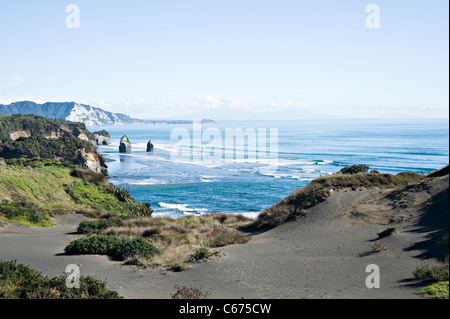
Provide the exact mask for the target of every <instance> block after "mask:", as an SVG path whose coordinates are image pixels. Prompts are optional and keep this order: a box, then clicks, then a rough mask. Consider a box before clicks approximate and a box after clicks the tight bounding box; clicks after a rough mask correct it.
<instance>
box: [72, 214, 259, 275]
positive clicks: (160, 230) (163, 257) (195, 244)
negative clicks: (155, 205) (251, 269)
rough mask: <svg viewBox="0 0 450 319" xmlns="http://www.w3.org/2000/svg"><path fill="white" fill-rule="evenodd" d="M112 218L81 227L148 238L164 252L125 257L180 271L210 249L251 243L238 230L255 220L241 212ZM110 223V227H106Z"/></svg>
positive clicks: (105, 233) (125, 237)
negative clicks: (175, 217)
mask: <svg viewBox="0 0 450 319" xmlns="http://www.w3.org/2000/svg"><path fill="white" fill-rule="evenodd" d="M108 220H109V221H108V222H105V221H104V220H102V219H100V220H98V221H91V222H89V223H84V224H83V227H81V228H83V229H85V228H89V229H90V228H91V227H92V229H93V230H92V232H91V233H97V234H100V235H102V236H110V237H112V238H116V239H118V240H131V239H137V238H139V239H144V240H146V241H147V242H149V243H151V244H152V245H154V246H155V247H156V248H157V249H158V250H159V251H160V252H161V253H160V254H155V255H154V256H152V258H151V259H147V260H146V259H143V258H139V256H131V257H132V258H128V259H126V260H125V261H126V263H128V264H139V265H143V266H155V265H162V266H165V267H168V268H170V269H173V270H177V271H180V270H184V269H185V268H186V266H187V265H188V264H189V263H193V262H198V261H200V260H204V259H207V258H208V257H210V256H211V255H212V254H213V252H211V251H210V250H209V248H215V247H222V246H225V245H230V244H241V243H245V242H248V241H249V240H250V236H248V235H247V234H244V233H242V232H240V231H238V230H237V229H238V228H239V227H243V226H246V225H248V224H249V223H250V222H252V221H253V220H252V219H249V218H246V217H243V216H240V215H234V214H221V213H217V214H205V215H202V216H201V217H197V216H186V217H181V218H177V219H174V218H169V217H140V218H129V217H128V218H118V217H115V218H114V217H113V218H111V219H108ZM106 224H109V226H108V227H103V226H104V225H106ZM118 224H120V225H118ZM80 226H81V225H80Z"/></svg>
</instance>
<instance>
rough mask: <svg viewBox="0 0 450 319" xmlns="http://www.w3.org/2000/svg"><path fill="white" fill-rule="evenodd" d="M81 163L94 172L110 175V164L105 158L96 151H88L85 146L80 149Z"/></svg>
mask: <svg viewBox="0 0 450 319" xmlns="http://www.w3.org/2000/svg"><path fill="white" fill-rule="evenodd" d="M78 159H79V163H78V164H80V165H81V166H85V167H87V168H89V169H91V170H93V171H94V172H98V173H102V174H103V175H105V176H108V166H107V165H106V162H105V159H104V158H103V157H102V156H101V155H100V154H98V153H97V152H96V151H90V152H87V151H86V150H85V149H84V148H82V149H80V151H79V154H78Z"/></svg>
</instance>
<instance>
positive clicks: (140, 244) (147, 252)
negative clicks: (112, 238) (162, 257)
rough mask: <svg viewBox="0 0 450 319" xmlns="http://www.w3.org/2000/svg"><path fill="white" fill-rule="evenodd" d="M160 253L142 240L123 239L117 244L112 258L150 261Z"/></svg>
mask: <svg viewBox="0 0 450 319" xmlns="http://www.w3.org/2000/svg"><path fill="white" fill-rule="evenodd" d="M160 253H161V251H160V250H159V249H158V248H156V247H155V246H153V245H152V244H150V243H149V242H148V241H146V240H145V239H143V238H134V239H123V240H121V241H119V242H118V244H117V247H116V249H115V252H114V256H115V257H117V258H119V259H121V260H124V259H126V258H129V257H143V258H145V259H150V258H152V257H153V256H154V255H157V254H160Z"/></svg>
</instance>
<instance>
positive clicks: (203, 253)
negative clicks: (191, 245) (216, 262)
mask: <svg viewBox="0 0 450 319" xmlns="http://www.w3.org/2000/svg"><path fill="white" fill-rule="evenodd" d="M212 254H213V253H212V252H211V251H210V250H209V249H208V248H206V247H202V248H199V249H197V250H196V251H195V252H194V253H193V254H191V256H190V257H189V262H199V261H201V260H204V259H208V258H209V257H211V256H212Z"/></svg>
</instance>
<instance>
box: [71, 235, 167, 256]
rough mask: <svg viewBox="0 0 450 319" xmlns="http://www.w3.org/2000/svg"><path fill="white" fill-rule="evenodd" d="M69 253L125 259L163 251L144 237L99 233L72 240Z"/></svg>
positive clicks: (152, 254)
mask: <svg viewBox="0 0 450 319" xmlns="http://www.w3.org/2000/svg"><path fill="white" fill-rule="evenodd" d="M64 251H65V253H66V254H68V255H82V254H85V255H108V256H111V257H115V258H118V259H119V260H125V259H127V258H130V257H142V258H145V259H150V258H152V257H153V256H154V255H157V254H160V253H161V251H160V250H159V249H158V248H156V247H155V246H154V245H152V244H151V243H149V242H148V241H146V240H145V239H143V238H134V239H120V238H118V237H116V236H113V235H98V236H91V237H85V238H80V239H77V240H74V241H72V242H71V243H70V244H69V245H68V246H67V247H66V248H65V249H64Z"/></svg>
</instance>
